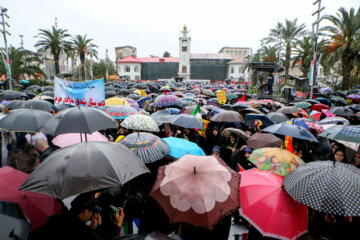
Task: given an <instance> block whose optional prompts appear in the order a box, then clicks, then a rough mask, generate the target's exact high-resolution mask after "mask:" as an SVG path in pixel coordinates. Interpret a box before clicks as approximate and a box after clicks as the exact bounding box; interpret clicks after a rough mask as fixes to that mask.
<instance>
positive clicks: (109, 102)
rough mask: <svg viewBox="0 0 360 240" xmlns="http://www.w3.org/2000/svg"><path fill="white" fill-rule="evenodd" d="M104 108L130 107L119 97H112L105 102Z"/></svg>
mask: <svg viewBox="0 0 360 240" xmlns="http://www.w3.org/2000/svg"><path fill="white" fill-rule="evenodd" d="M105 105H106V106H128V107H129V106H130V104H129V103H128V102H127V101H126V100H125V99H124V98H120V97H112V98H108V99H106V100H105Z"/></svg>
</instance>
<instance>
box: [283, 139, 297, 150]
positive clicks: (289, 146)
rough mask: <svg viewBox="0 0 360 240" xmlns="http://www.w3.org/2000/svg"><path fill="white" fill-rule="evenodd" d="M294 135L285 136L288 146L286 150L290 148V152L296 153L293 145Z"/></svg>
mask: <svg viewBox="0 0 360 240" xmlns="http://www.w3.org/2000/svg"><path fill="white" fill-rule="evenodd" d="M292 139H293V138H292V137H290V136H285V146H286V150H288V151H289V152H292V153H294V152H295V151H294V147H293V144H292Z"/></svg>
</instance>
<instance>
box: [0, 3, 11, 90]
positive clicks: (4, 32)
mask: <svg viewBox="0 0 360 240" xmlns="http://www.w3.org/2000/svg"><path fill="white" fill-rule="evenodd" d="M7 11H8V9H7V8H3V7H1V13H0V14H1V19H2V22H1V24H2V26H3V29H2V30H0V31H1V32H2V34H3V36H4V42H5V54H6V61H7V64H8V67H9V87H10V90H12V82H11V68H10V63H9V62H10V60H9V49H8V46H7V39H6V34H9V36H11V34H10V33H9V32H8V31H6V26H7V27H10V25H9V24H8V23H7V22H5V17H7V18H10V17H9V16H8V15H7V14H6V12H7Z"/></svg>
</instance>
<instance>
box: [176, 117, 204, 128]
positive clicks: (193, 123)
mask: <svg viewBox="0 0 360 240" xmlns="http://www.w3.org/2000/svg"><path fill="white" fill-rule="evenodd" d="M170 123H171V124H172V125H176V126H180V127H183V128H191V129H202V127H203V124H204V122H203V121H201V119H198V118H197V117H196V116H195V115H189V114H179V115H176V116H173V117H172V119H171V120H170Z"/></svg>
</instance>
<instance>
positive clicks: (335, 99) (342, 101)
mask: <svg viewBox="0 0 360 240" xmlns="http://www.w3.org/2000/svg"><path fill="white" fill-rule="evenodd" d="M330 101H331V102H334V103H339V104H341V105H344V106H345V105H346V100H345V99H344V98H342V97H331V98H330Z"/></svg>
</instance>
